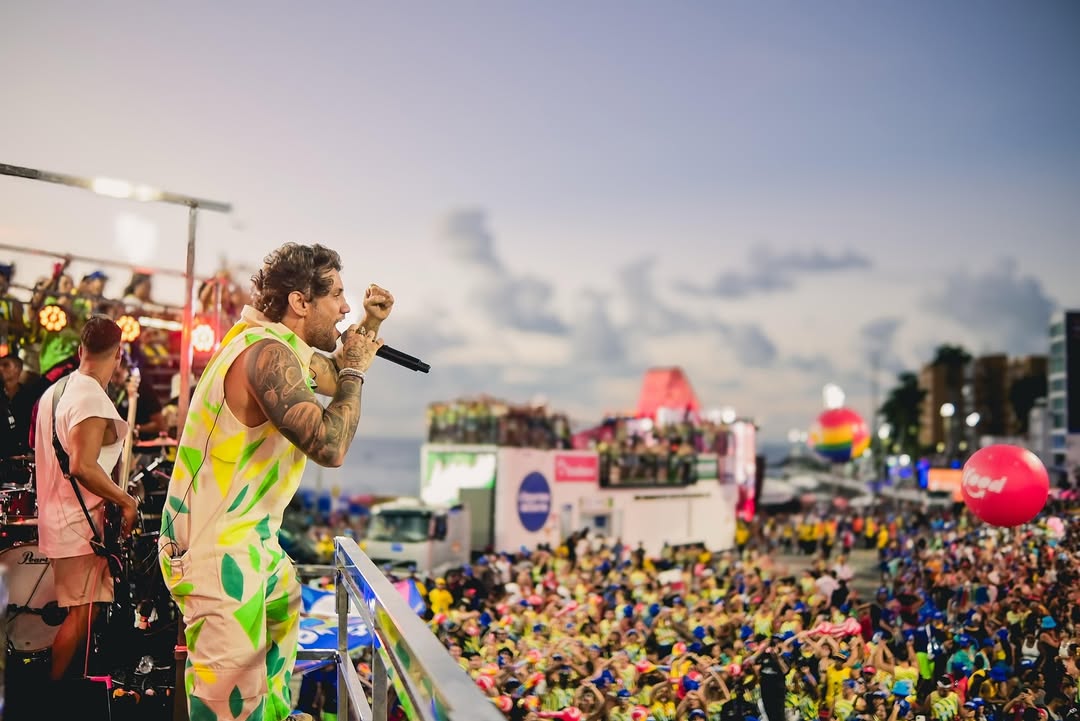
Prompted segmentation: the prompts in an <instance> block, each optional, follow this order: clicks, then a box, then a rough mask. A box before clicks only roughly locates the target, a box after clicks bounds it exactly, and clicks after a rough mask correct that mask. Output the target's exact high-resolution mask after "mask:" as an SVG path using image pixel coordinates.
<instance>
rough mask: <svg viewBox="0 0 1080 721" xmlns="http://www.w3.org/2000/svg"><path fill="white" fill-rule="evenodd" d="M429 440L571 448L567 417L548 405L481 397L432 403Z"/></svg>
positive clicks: (433, 441)
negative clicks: (517, 403)
mask: <svg viewBox="0 0 1080 721" xmlns="http://www.w3.org/2000/svg"><path fill="white" fill-rule="evenodd" d="M427 425H428V441H429V442H431V443H488V444H495V445H500V446H516V447H524V448H543V449H559V448H563V449H565V448H570V446H571V436H570V420H569V419H568V418H567V417H566V415H565V414H562V413H555V412H552V411H551V410H549V409H548V407H547V404H546V403H543V402H536V403H533V404H527V405H514V404H510V403H507V402H505V401H501V400H498V399H496V398H491V397H488V396H480V397H478V398H459V399H457V400H454V401H440V402H437V403H431V404H429V405H428V408H427Z"/></svg>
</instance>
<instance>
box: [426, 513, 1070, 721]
mask: <svg viewBox="0 0 1080 721" xmlns="http://www.w3.org/2000/svg"><path fill="white" fill-rule="evenodd" d="M1055 510H1058V511H1061V512H1062V513H1063V514H1065V511H1063V510H1062V509H1055ZM856 529H857V530H856ZM737 536H738V537H737V539H736V541H737V543H738V546H739V548H737V549H733V550H730V551H724V552H710V551H707V550H705V549H700V548H697V549H672V548H667V549H665V551H664V553H663V554H661V557H659V558H650V557H648V556H647V554H645V552H644V551H643V550H642V549H641V548H631V547H626V546H624V545H622V544H621V543H619V542H618V541H615V542H611V541H610V540H607V541H605V540H604V539H595V538H590V537H588V536H587V535H586V534H585V533H580V534H575V535H574V536H572V537H571V538H569V539H567V540H566V542H564V543H563V544H561V545H560V546H558V547H556V548H550V547H541V548H539V549H535V550H531V551H525V550H521V551H519V552H515V553H502V554H497V555H489V556H485V557H483V558H481V559H479V560H478V561H477V562H475V563H474V564H472V565H471V566H469V567H465V568H464V569H462V570H461V571H460V572H454V573H451V574H448V575H447V576H446V577H440V578H435V579H421V580H422V581H424V582H423V583H422V584H421V588H422V589H423V590H424V592H425V594H426V600H427V603H428V611H427V619H428V621H429V624H430V627H431V628H432V630H433V631H434V632H435V634H436V635H437V636H438V638H439V639H440V640H441V641H442V642H443V643H444V644H445V646H446V648H447V649H448V650H449V651H450V653H451V655H452V656H454V657H455V658H456V659H458V661H459V663H460V664H461V666H462V668H463V669H465V670H466V671H467V672H468V674H469V675H470V676H471V677H472V678H473V679H474V680H475V681H476V683H477V685H478V687H479V688H480V689H481V691H482V692H483V693H484V694H485V695H486V696H488V697H489V698H490V700H491V702H492V703H493V704H495V705H496V706H497V707H498V708H499V709H500V710H501V711H502V712H503V713H504V714H505V716H506V717H507V718H508V719H512V720H528V721H536V720H538V719H543V718H554V719H564V720H566V721H575V720H577V719H589V720H592V721H627V720H634V721H648V720H649V719H652V720H653V721H683V720H686V719H705V720H708V721H715V720H717V719H720V720H725V721H726V720H727V719H762V720H764V719H768V721H775V719H785V720H786V721H800V720H801V721H810V719H819V718H833V719H839V720H840V721H850V720H856V721H899V720H902V719H917V718H920V717H923V718H926V719H930V720H931V721H951V720H952V719H996V720H998V721H1001V720H1004V719H1009V720H1010V721H1011V720H1013V719H1017V720H1025V721H1026V720H1028V719H1054V720H1056V719H1064V718H1077V716H1078V714H1080V711H1078V696H1077V683H1076V681H1077V679H1078V678H1080V667H1078V663H1080V605H1078V603H1077V601H1080V584H1078V580H1080V578H1078V576H1080V532H1077V531H1076V530H1075V529H1074V528H1072V527H1071V526H1070V527H1068V528H1066V527H1065V525H1064V524H1062V523H1061V518H1060V517H1058V518H1057V519H1056V520H1055V518H1054V517H1053V516H1049V515H1044V516H1043V517H1041V519H1040V520H1039V521H1037V522H1036V523H1033V524H1030V525H1027V526H1024V527H1020V528H1017V529H996V528H992V527H988V526H986V525H983V524H981V523H980V522H978V521H973V519H972V518H971V517H970V516H968V515H967V513H966V512H963V511H961V510H959V509H955V510H954V511H943V512H938V511H933V512H931V511H928V510H918V509H913V510H912V512H910V513H906V514H895V515H884V514H875V513H870V514H867V515H863V516H857V515H845V516H842V517H839V518H815V517H806V516H801V515H800V516H796V517H791V518H770V519H765V520H763V521H757V522H755V523H754V524H751V525H741V526H740V528H739V532H738V534H737ZM787 539H790V540H787ZM865 548H870V549H872V550H873V551H874V552H873V553H867V551H865V550H862V549H865ZM780 550H790V551H792V552H796V553H797V552H802V553H804V554H806V555H808V556H809V558H808V559H806V560H805V564H806V566H807V567H806V569H805V570H801V571H799V572H797V573H793V572H792V571H791V570H790V567H785V566H784V565H782V564H780V563H779V562H777V561H776V560H774V559H775V558H777V557H778V556H777V555H776V552H777V551H780ZM849 554H851V555H849ZM852 555H857V556H859V557H860V558H865V557H868V556H869V557H871V558H872V559H873V564H874V567H873V568H872V569H871V571H870V573H871V574H872V575H873V578H872V579H870V580H872V582H873V585H874V586H878V585H879V584H880V587H877V588H876V592H875V591H871V592H870V593H868V594H866V596H865V597H863V596H861V595H860V594H859V593H858V592H857V590H856V588H855V586H857V585H859V584H858V583H857V579H856V574H857V569H856V568H855V566H854V565H853V561H852ZM787 558H790V557H787Z"/></svg>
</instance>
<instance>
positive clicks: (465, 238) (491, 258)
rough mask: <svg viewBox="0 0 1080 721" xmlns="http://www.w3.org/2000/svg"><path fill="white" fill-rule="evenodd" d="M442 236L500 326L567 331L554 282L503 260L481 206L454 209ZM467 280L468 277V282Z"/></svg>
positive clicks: (483, 306) (477, 297) (477, 298)
mask: <svg viewBox="0 0 1080 721" xmlns="http://www.w3.org/2000/svg"><path fill="white" fill-rule="evenodd" d="M441 237H442V238H443V240H444V241H445V244H446V247H447V249H448V250H449V252H450V257H451V259H452V260H453V261H455V262H457V263H458V264H459V265H460V266H461V267H462V268H463V269H466V270H469V271H471V273H470V274H469V275H468V276H467V278H468V281H471V283H470V285H471V287H470V288H469V292H470V293H471V295H472V297H473V299H474V300H475V302H476V304H477V306H478V307H479V308H481V309H483V311H484V312H485V313H486V314H487V317H488V319H489V320H490V321H491V322H492V323H494V324H495V325H496V326H497V327H499V328H504V329H511V330H520V331H526V332H533V333H547V334H551V335H563V334H565V333H567V331H568V330H569V329H568V327H567V326H566V324H565V323H564V322H563V321H562V319H560V318H559V316H558V314H557V313H556V312H555V311H554V310H552V308H551V303H552V300H553V299H554V297H555V289H554V286H553V285H552V284H551V283H549V282H548V281H546V280H544V279H542V278H538V277H536V276H531V275H524V274H522V275H516V274H514V273H513V272H512V271H511V270H510V269H509V268H507V267H506V265H505V264H504V263H503V262H502V259H501V258H500V257H499V255H498V251H497V248H496V242H495V236H494V235H493V234H492V232H491V230H490V229H489V228H488V222H487V214H486V213H485V212H484V211H483V210H480V209H463V210H456V211H453V212H451V213H450V214H449V215H448V216H447V217H446V219H445V220H444V222H443V225H442V229H441ZM468 281H467V282H468Z"/></svg>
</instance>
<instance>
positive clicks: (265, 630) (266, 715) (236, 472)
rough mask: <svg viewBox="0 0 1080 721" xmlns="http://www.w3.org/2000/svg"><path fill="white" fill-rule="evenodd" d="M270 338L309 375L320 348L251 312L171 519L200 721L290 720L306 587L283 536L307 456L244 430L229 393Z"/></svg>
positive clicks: (172, 495)
mask: <svg viewBox="0 0 1080 721" xmlns="http://www.w3.org/2000/svg"><path fill="white" fill-rule="evenodd" d="M265 339H271V340H273V341H275V342H280V343H284V344H285V345H287V346H288V347H289V348H291V349H292V350H293V352H295V353H296V356H297V358H298V359H299V361H300V364H301V366H302V367H303V368H304V371H305V373H306V372H307V371H308V366H309V364H310V362H311V356H312V353H313V350H312V349H311V348H310V347H309V346H308V345H307V344H306V343H304V342H303V341H302V340H301V339H300V338H298V337H297V336H296V335H295V334H294V333H293V332H292V331H290V330H289V329H288V328H286V327H285V326H283V325H281V324H280V323H273V322H271V321H269V320H268V319H266V317H265V316H263V315H262V314H261V313H258V312H257V311H255V310H254V309H252V308H250V307H247V308H245V309H244V317H243V319H242V320H241V321H240V322H239V323H237V325H236V326H234V327H233V329H232V330H231V331H229V334H228V335H227V336H226V337H225V338H224V339H223V342H222V346H221V349H220V350H219V351H218V354H217V356H216V357H214V358H213V359H212V360H211V362H210V364H209V365H208V366H207V368H206V371H205V372H204V373H203V376H202V378H201V379H200V381H199V383H198V386H197V387H196V389H195V394H194V396H193V398H192V400H191V406H190V410H189V412H188V416H187V419H186V423H185V425H184V432H183V434H182V435H181V437H180V445H179V448H178V449H177V456H176V466H175V469H174V471H173V474H172V480H171V482H170V484H169V494H168V498H167V500H166V506H165V511H164V514H163V516H162V527H161V536H160V539H159V547H160V550H161V553H160V554H159V558H160V559H161V570H162V574H163V575H164V577H165V581H166V584H167V585H168V587H169V590H170V591H171V593H172V596H173V598H174V599H175V600H176V603H177V605H178V606H179V608H180V611H181V613H182V614H183V616H184V622H185V624H186V625H187V648H188V660H187V667H186V671H185V689H186V691H187V696H188V710H189V715H190V719H191V721H218V720H222V721H226V720H232V719H239V720H241V721H281V719H284V718H285V717H286V716H288V715H289V713H290V711H291V694H290V690H289V680H290V677H291V674H292V669H293V665H294V663H295V661H296V649H297V636H298V632H299V622H300V586H299V582H298V581H297V580H296V575H295V570H294V568H293V565H292V562H291V560H290V559H289V558H288V557H287V556H286V555H285V553H284V551H282V549H281V546H280V545H279V544H278V536H277V534H278V529H279V528H280V527H281V518H282V514H283V513H284V511H285V507H286V506H287V505H288V503H289V501H290V500H291V499H292V497H293V494H294V493H296V490H297V488H298V487H299V485H300V477H301V475H302V474H303V471H304V466H305V464H306V461H307V458H306V456H305V455H304V454H303V453H302V452H301V451H300V450H299V449H297V448H296V447H295V446H293V445H292V444H291V443H290V442H289V441H288V440H286V439H285V438H284V437H283V436H282V435H281V433H280V432H278V430H277V429H276V428H275V427H274V426H273V425H272V424H271V423H269V422H266V423H263V424H262V425H260V426H257V427H254V428H251V427H248V426H245V425H243V424H242V423H241V422H240V421H239V420H237V418H236V417H235V416H234V415H233V414H232V412H231V411H230V410H229V407H228V404H226V403H225V390H224V383H225V374H226V372H227V371H228V370H229V367H230V366H231V365H232V363H233V361H234V360H235V359H236V357H237V356H238V355H240V353H242V352H243V351H244V350H245V349H246V348H248V347H250V346H251V345H252V344H253V343H257V342H259V341H261V340H265Z"/></svg>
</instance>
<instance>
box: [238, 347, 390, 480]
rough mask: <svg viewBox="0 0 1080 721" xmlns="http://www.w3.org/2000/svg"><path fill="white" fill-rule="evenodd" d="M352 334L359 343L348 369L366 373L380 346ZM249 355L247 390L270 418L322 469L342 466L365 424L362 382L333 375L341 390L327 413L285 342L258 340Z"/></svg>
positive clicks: (250, 349) (327, 408)
mask: <svg viewBox="0 0 1080 721" xmlns="http://www.w3.org/2000/svg"><path fill="white" fill-rule="evenodd" d="M351 335H353V336H355V337H356V340H353V341H352V342H351V343H350V345H351V346H353V347H352V348H347V350H351V351H352V354H351V357H350V358H349V360H350V361H351V362H349V363H348V365H349V366H351V367H354V368H357V369H359V370H363V369H365V368H367V366H368V365H370V363H371V359H372V358H374V356H375V351H377V350H378V346H379V345H381V342H380V341H375V340H374V339H371V340H367V339H364V338H363V336H359V335H358V334H355V333H354V334H351ZM358 340H363V342H362V343H358V342H357V341H358ZM244 355H245V356H246V358H245V371H246V373H245V375H246V379H247V383H248V387H249V389H250V392H251V394H252V396H253V397H254V398H255V400H256V402H257V403H258V405H259V408H260V409H261V410H262V412H263V413H265V414H266V417H267V419H269V421H270V422H271V423H273V424H274V427H275V428H277V429H278V430H279V431H281V433H282V435H284V436H285V437H286V438H288V439H289V441H291V442H292V443H293V445H295V446H296V447H297V448H299V449H300V450H301V451H303V452H304V454H305V455H307V457H308V458H310V459H311V460H313V461H315V462H316V463H318V464H319V465H320V466H327V467H331V468H336V467H338V466H340V465H341V464H342V462H343V461H344V459H345V451H347V450H348V448H349V445H350V444H351V443H352V439H353V436H354V435H355V434H356V426H357V424H358V423H359V421H360V388H361V386H362V383H361V382H360V379H359V378H356V377H354V376H344V377H341V378H338V377H337V376H336V375H334V376H333V379H334V383H335V386H336V390H335V391H334V394H333V398H332V400H331V401H330V404H329V405H328V406H327V407H326V408H325V409H324V408H323V407H322V406H321V405H320V404H319V402H318V400H316V398H315V394H314V393H313V392H312V391H311V389H310V388H309V387H308V384H307V377H306V376H305V375H304V371H303V369H302V368H301V366H300V361H299V360H298V359H297V357H296V355H295V354H294V353H293V352H292V350H290V349H289V348H288V347H287V346H286V345H285V344H283V343H279V342H277V341H273V340H264V341H259V342H258V343H256V344H255V345H253V346H252V347H251V348H249V349H248V350H247V351H245V352H244Z"/></svg>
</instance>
